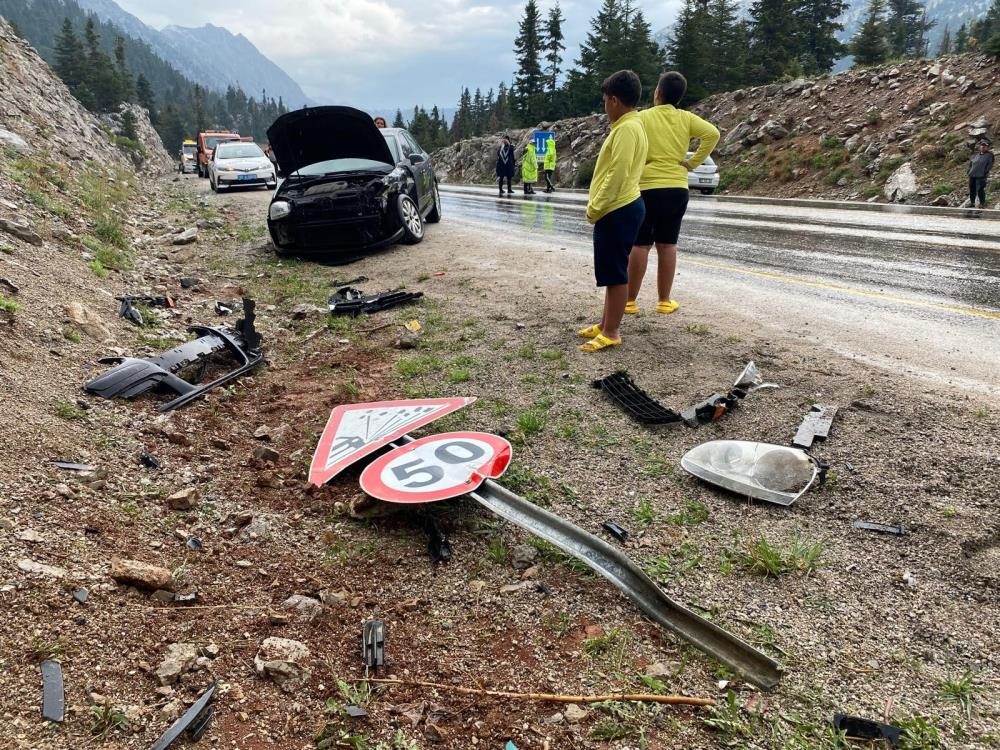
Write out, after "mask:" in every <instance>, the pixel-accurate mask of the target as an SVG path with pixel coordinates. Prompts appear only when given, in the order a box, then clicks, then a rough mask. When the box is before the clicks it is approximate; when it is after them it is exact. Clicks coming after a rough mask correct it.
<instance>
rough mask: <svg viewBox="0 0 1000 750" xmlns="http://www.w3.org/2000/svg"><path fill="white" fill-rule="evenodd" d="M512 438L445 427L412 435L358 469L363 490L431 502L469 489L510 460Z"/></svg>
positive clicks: (394, 500) (500, 470) (391, 499)
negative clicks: (436, 432)
mask: <svg viewBox="0 0 1000 750" xmlns="http://www.w3.org/2000/svg"><path fill="white" fill-rule="evenodd" d="M510 457H511V447H510V443H508V442H507V441H506V440H504V439H503V438H501V437H497V436H496V435H490V434H488V433H485V432H446V433H444V434H441V435H431V436H430V437H425V438H421V439H420V440H415V441H414V442H412V443H409V444H407V445H404V446H403V447H401V448H397V449H396V450H394V451H391V452H389V453H386V454H385V455H384V456H381V457H379V458H377V459H376V460H375V461H372V462H371V463H370V464H368V466H367V467H365V470H364V471H363V472H362V473H361V489H363V490H364V491H365V492H367V493H368V494H369V495H371V496H372V497H376V498H378V499H379V500H386V501H387V502H390V503H432V502H434V501H435V500H445V499H447V498H449V497H458V496H459V495H464V494H465V493H466V492H472V491H473V490H475V489H476V488H477V487H479V485H480V484H482V483H483V482H484V481H485V480H486V479H487V478H492V479H495V478H497V477H499V476H500V475H501V474H503V473H504V471H505V470H506V469H507V466H508V464H510Z"/></svg>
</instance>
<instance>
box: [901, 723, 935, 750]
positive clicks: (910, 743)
mask: <svg viewBox="0 0 1000 750" xmlns="http://www.w3.org/2000/svg"><path fill="white" fill-rule="evenodd" d="M897 723H898V726H899V727H900V728H901V729H902V730H903V736H902V737H900V738H899V750H944V743H943V742H942V741H941V734H940V732H938V728H937V726H936V725H935V724H934V722H933V721H931V720H930V719H927V718H924V717H923V716H916V717H913V718H910V719H904V720H902V721H900V722H897Z"/></svg>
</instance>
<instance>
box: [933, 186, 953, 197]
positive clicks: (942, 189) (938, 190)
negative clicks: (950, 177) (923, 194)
mask: <svg viewBox="0 0 1000 750" xmlns="http://www.w3.org/2000/svg"><path fill="white" fill-rule="evenodd" d="M954 192H955V186H954V185H952V184H951V183H950V182H939V183H938V184H937V185H935V186H934V187H933V188H932V189H931V197H932V198H937V197H938V196H941V195H948V194H949V193H954Z"/></svg>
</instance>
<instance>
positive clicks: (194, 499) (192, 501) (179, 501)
mask: <svg viewBox="0 0 1000 750" xmlns="http://www.w3.org/2000/svg"><path fill="white" fill-rule="evenodd" d="M167 505H169V506H170V509H171V510H192V509H194V508H197V507H198V489H197V488H196V487H188V488H187V489H183V490H180V491H178V492H175V493H174V494H173V495H171V496H170V497H168V498H167Z"/></svg>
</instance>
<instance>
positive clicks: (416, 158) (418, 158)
mask: <svg viewBox="0 0 1000 750" xmlns="http://www.w3.org/2000/svg"><path fill="white" fill-rule="evenodd" d="M425 161H427V158H426V157H425V156H424V155H423V154H410V164H414V165H416V164H423V163H424V162H425Z"/></svg>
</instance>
